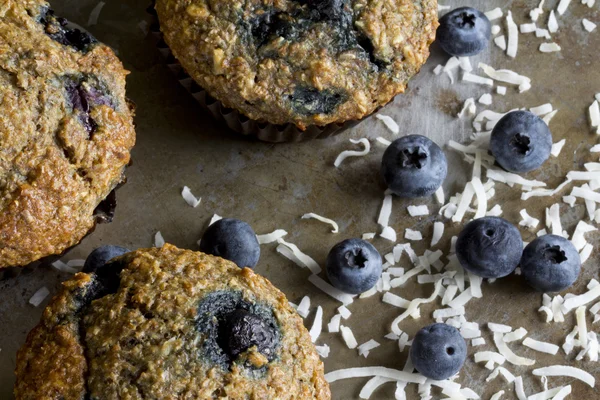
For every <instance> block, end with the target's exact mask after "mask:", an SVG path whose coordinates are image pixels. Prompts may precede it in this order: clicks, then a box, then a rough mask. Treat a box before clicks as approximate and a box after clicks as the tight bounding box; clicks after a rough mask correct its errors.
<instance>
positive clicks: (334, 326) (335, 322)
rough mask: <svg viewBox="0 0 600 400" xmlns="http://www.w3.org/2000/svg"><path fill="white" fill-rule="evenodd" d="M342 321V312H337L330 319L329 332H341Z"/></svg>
mask: <svg viewBox="0 0 600 400" xmlns="http://www.w3.org/2000/svg"><path fill="white" fill-rule="evenodd" d="M341 322H342V316H341V315H340V314H335V315H334V316H333V317H331V319H330V320H329V323H328V324H327V331H329V333H337V332H339V331H340V323H341Z"/></svg>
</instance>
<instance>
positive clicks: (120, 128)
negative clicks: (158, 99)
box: [0, 0, 135, 268]
mask: <svg viewBox="0 0 600 400" xmlns="http://www.w3.org/2000/svg"><path fill="white" fill-rule="evenodd" d="M47 8H48V4H47V3H45V2H44V1H41V0H26V1H23V0H21V1H13V0H8V1H1V2H0V268H3V267H7V266H19V265H26V264H28V263H31V262H33V261H35V260H37V259H39V258H42V257H45V256H48V255H52V254H60V253H62V252H63V251H64V250H65V249H67V248H69V247H71V246H73V245H75V244H77V243H78V242H79V241H80V240H81V239H82V238H83V237H84V236H85V235H86V234H87V233H88V232H89V231H90V230H91V229H92V228H93V226H94V223H95V218H94V216H93V213H94V209H95V208H96V207H97V206H98V204H99V203H100V202H101V201H102V200H103V199H105V198H106V197H107V195H108V194H109V193H110V192H111V191H112V190H113V189H114V188H115V187H116V186H117V185H118V184H119V183H120V182H121V181H122V180H123V170H124V168H125V166H126V165H127V164H128V162H129V159H130V155H129V151H130V149H131V148H132V147H133V145H134V142H135V131H134V128H133V119H132V112H131V111H130V109H129V106H128V104H127V101H126V99H125V77H126V75H127V71H125V69H124V68H123V66H122V64H121V62H120V61H119V60H118V58H117V57H116V56H115V54H114V53H113V51H112V50H111V49H110V48H108V47H107V46H105V45H102V44H99V43H98V44H94V45H92V46H90V47H89V51H88V50H87V49H86V51H80V50H78V49H76V48H73V47H72V46H67V45H64V44H61V43H59V42H58V41H56V40H53V39H52V38H51V37H50V36H49V33H51V32H52V31H53V29H55V28H54V27H53V26H52V25H49V26H48V27H46V26H45V25H44V23H42V22H41V21H40V20H41V19H42V18H44V17H43V16H44V15H45V13H46V12H47ZM82 99H83V100H82ZM82 102H83V104H82ZM76 103H77V104H76ZM86 125H87V126H86Z"/></svg>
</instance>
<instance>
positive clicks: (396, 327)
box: [392, 280, 442, 336]
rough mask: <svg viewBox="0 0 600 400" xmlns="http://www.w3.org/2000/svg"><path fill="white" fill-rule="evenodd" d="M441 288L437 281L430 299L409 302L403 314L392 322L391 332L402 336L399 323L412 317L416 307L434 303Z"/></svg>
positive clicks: (440, 282)
mask: <svg viewBox="0 0 600 400" xmlns="http://www.w3.org/2000/svg"><path fill="white" fill-rule="evenodd" d="M441 288H442V280H439V281H437V282H436V284H435V289H434V291H433V293H432V294H431V296H430V297H428V298H426V299H420V298H419V299H414V300H413V301H411V302H410V305H409V306H408V308H407V309H406V311H404V313H402V314H400V315H399V316H398V317H396V319H394V321H393V322H392V332H393V333H395V334H396V335H398V336H400V335H401V334H402V331H401V330H400V328H399V324H400V322H402V321H403V320H404V319H406V317H408V316H409V315H412V314H413V313H414V312H415V311H416V310H418V307H419V306H420V305H421V304H425V303H431V302H432V301H434V300H435V299H436V298H437V297H438V296H439V294H440V291H441Z"/></svg>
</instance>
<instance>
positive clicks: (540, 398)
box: [527, 377, 563, 400]
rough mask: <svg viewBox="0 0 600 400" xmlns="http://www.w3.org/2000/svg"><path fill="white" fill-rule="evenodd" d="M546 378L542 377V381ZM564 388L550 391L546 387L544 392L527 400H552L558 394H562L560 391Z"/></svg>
mask: <svg viewBox="0 0 600 400" xmlns="http://www.w3.org/2000/svg"><path fill="white" fill-rule="evenodd" d="M544 378H545V377H542V380H543V379H544ZM562 388H563V387H562V386H561V387H558V388H554V389H548V387H547V386H546V388H545V390H544V391H543V392H539V393H536V394H532V395H530V396H529V397H527V400H549V399H552V398H553V397H554V396H555V395H557V394H558V392H560V390H561V389H562Z"/></svg>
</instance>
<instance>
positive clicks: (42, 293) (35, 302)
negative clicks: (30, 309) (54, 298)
mask: <svg viewBox="0 0 600 400" xmlns="http://www.w3.org/2000/svg"><path fill="white" fill-rule="evenodd" d="M48 295H50V290H48V288H47V287H46V286H43V287H41V288H39V289H38V290H37V291H36V292H35V293H34V294H33V296H31V298H30V299H29V304H31V305H32V306H34V307H38V306H39V305H40V304H42V302H43V301H44V300H45V299H46V297H48Z"/></svg>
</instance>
